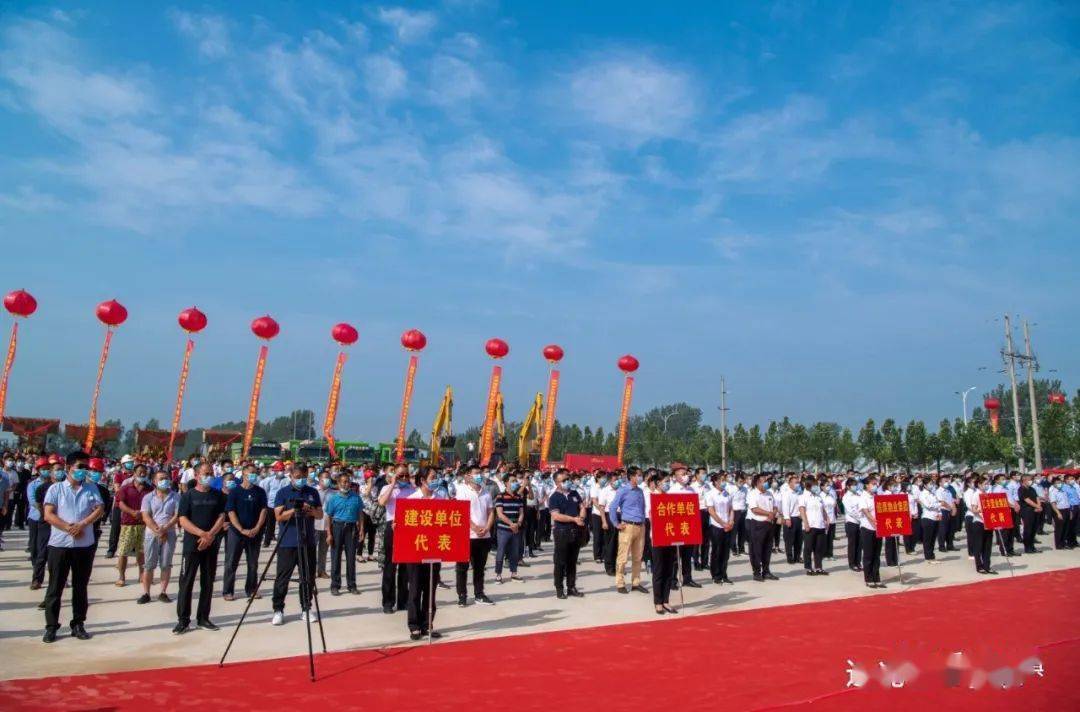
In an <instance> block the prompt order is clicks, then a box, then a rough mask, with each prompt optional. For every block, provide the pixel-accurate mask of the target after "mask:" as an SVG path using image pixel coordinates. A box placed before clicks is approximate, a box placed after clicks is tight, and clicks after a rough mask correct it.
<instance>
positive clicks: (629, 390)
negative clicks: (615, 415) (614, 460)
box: [617, 376, 634, 467]
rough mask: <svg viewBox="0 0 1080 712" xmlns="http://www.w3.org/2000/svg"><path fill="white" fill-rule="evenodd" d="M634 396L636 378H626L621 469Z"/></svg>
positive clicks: (619, 456) (621, 420)
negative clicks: (631, 402)
mask: <svg viewBox="0 0 1080 712" xmlns="http://www.w3.org/2000/svg"><path fill="white" fill-rule="evenodd" d="M633 395H634V377H633V376H627V377H626V385H624V386H623V395H622V413H620V415H619V451H618V454H617V457H618V459H619V467H622V464H623V453H624V452H625V450H626V426H627V423H629V421H630V401H631V399H632V398H633Z"/></svg>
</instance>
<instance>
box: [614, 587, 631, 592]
mask: <svg viewBox="0 0 1080 712" xmlns="http://www.w3.org/2000/svg"><path fill="white" fill-rule="evenodd" d="M615 590H616V591H618V592H619V593H630V589H628V588H627V587H626V586H619V587H618V588H617V589H615Z"/></svg>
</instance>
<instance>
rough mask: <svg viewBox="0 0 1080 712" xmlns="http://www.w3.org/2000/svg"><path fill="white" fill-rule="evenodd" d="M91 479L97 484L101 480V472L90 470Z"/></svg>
mask: <svg viewBox="0 0 1080 712" xmlns="http://www.w3.org/2000/svg"><path fill="white" fill-rule="evenodd" d="M90 481H91V482H93V483H94V484H95V485H96V484H97V483H98V482H101V473H100V472H93V471H91V472H90Z"/></svg>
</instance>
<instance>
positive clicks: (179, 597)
mask: <svg viewBox="0 0 1080 712" xmlns="http://www.w3.org/2000/svg"><path fill="white" fill-rule="evenodd" d="M220 546H221V538H220V537H215V538H214V543H213V544H211V545H210V546H209V547H207V548H206V549H204V550H202V551H198V550H195V551H190V552H184V556H183V561H184V570H183V571H181V572H180V590H179V591H178V592H177V594H176V619H177V622H178V623H185V624H187V623H190V622H191V595H192V592H193V591H194V589H195V577H196V576H198V578H199V607H198V608H197V609H196V610H195V620H196V621H204V620H207V619H208V618H210V602H211V601H212V600H213V598H214V578H215V577H216V576H217V560H218V548H219V547H220ZM278 561H279V562H280V558H279V559H278Z"/></svg>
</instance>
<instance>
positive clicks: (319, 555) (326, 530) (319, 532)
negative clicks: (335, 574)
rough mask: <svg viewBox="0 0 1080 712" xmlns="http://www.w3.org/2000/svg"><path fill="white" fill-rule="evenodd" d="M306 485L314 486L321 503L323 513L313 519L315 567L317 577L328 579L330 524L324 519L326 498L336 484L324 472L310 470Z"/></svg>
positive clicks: (330, 494) (333, 490) (335, 487)
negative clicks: (327, 561)
mask: <svg viewBox="0 0 1080 712" xmlns="http://www.w3.org/2000/svg"><path fill="white" fill-rule="evenodd" d="M307 483H308V487H314V488H315V491H316V492H318V493H319V501H321V502H322V503H323V510H324V514H323V517H322V518H321V519H316V520H315V540H316V542H317V543H316V546H315V569H316V574H315V576H316V577H317V578H321V579H328V578H330V574H329V573H327V571H326V560H327V558H329V556H330V525H329V522H327V521H326V516H325V510H326V500H327V499H328V498H329V497H331V496H332V495H333V494H334V492H335V490H336V489H337V485H336V484H335V483H334V482H333V481H332V480H331V479H330V477H328V476H327V475H326V473H324V472H321V471H320V472H312V473H311V474H309V475H308V481H307Z"/></svg>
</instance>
